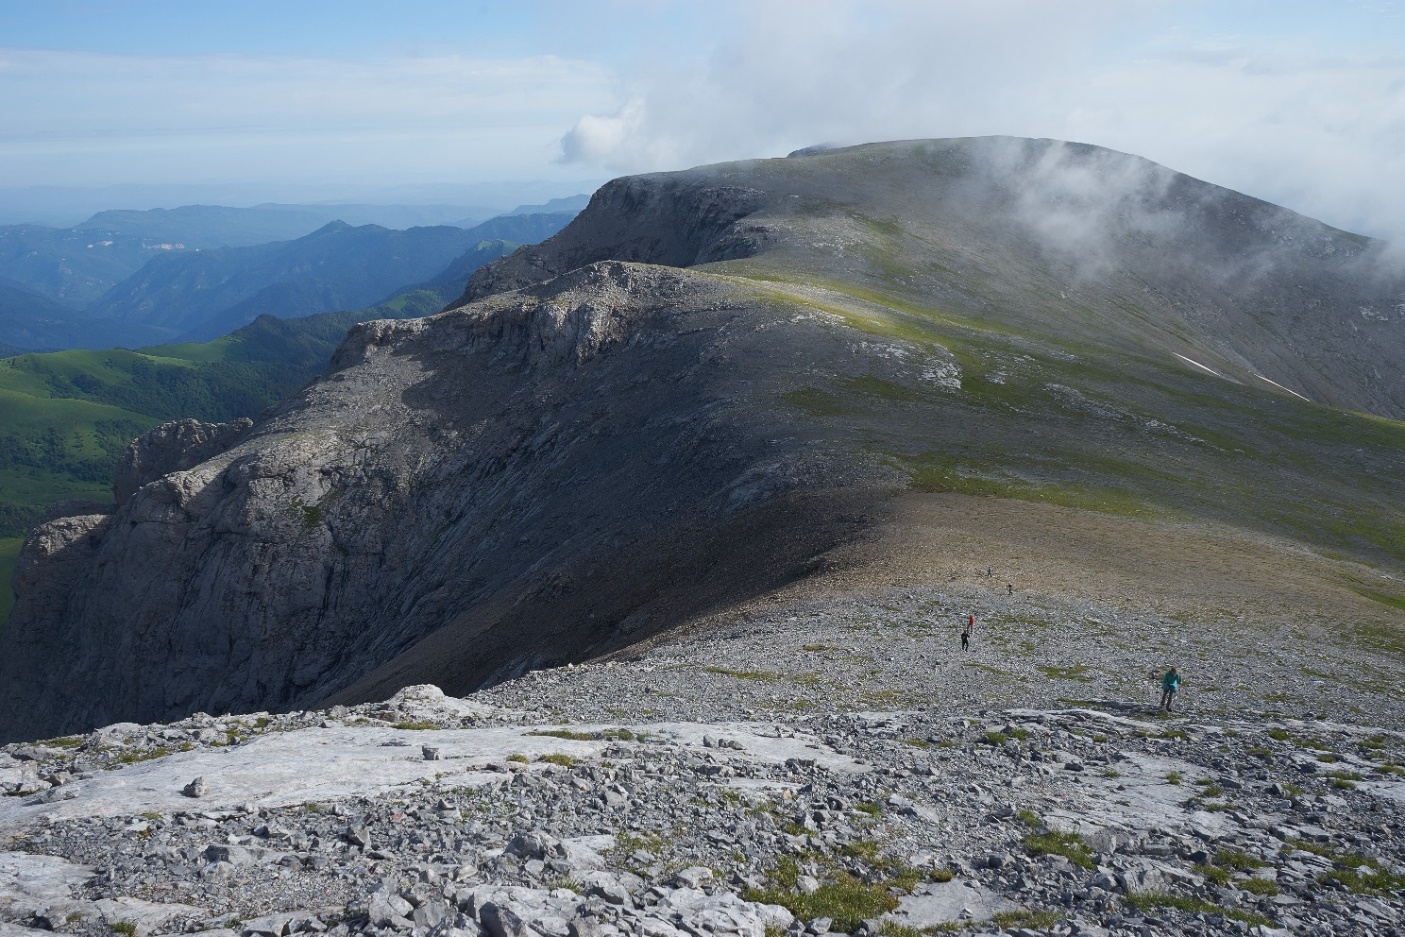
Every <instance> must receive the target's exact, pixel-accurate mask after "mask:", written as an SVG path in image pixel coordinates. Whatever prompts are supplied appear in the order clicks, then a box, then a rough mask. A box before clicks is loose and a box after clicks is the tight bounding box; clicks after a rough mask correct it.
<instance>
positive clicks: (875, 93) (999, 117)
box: [0, 0, 1405, 239]
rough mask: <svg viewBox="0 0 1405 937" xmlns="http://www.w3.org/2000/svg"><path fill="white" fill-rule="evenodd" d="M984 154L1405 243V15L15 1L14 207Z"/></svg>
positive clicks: (1178, 8) (758, 4) (1398, 10)
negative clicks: (1143, 167) (1015, 143)
mask: <svg viewBox="0 0 1405 937" xmlns="http://www.w3.org/2000/svg"><path fill="white" fill-rule="evenodd" d="M984 133H1008V134H1016V135H1025V136H1053V137H1060V138H1064V139H1077V140H1081V141H1085V142H1090V143H1098V144H1102V145H1106V146H1111V147H1114V148H1116V149H1121V150H1127V151H1130V152H1135V153H1138V154H1140V155H1143V156H1146V157H1148V158H1151V159H1154V160H1157V161H1158V162H1162V163H1165V164H1167V165H1170V166H1172V167H1173V168H1175V169H1179V170H1182V171H1186V172H1190V173H1192V174H1194V175H1197V176H1200V177H1202V178H1207V179H1210V180H1211V181H1214V182H1217V183H1220V184H1222V185H1227V186H1230V187H1233V188H1238V189H1241V190H1244V191H1249V192H1250V193H1251V194H1254V195H1258V196H1261V197H1264V198H1269V199H1271V200H1274V201H1278V202H1280V203H1283V204H1287V205H1289V206H1290V207H1293V208H1295V209H1298V210H1300V211H1304V212H1307V213H1309V214H1314V215H1316V216H1317V217H1321V218H1323V219H1324V220H1327V221H1329V222H1332V223H1335V224H1340V225H1343V226H1346V227H1352V228H1355V229H1358V230H1365V231H1367V232H1368V233H1374V234H1384V235H1388V236H1391V237H1394V238H1397V239H1402V238H1405V186H1402V185H1400V182H1401V179H1402V176H1405V155H1402V154H1405V2H1400V0H1334V2H1330V3H1329V2H1304V0H1276V2H1267V0H1262V2H1261V0H1224V2H1219V3H1203V2H1177V0H981V2H974V0H966V2H951V0H863V2H860V0H804V2H801V0H749V2H738V0H713V2H708V3H703V2H686V3H685V2H670V0H615V2H610V0H597V2H592V3H586V2H570V3H568V2H547V0H539V2H520V0H519V2H502V0H498V2H493V3H479V2H465V0H457V2H447V0H445V2H430V0H418V2H416V0H402V2H397V3H389V2H369V0H339V2H327V0H296V2H292V3H289V2H286V0H284V2H279V3H273V2H265V0H252V2H250V0H245V2H240V3H237V4H233V3H215V2H204V0H184V2H174V0H160V2H155V0H152V2H142V0H128V2H116V0H109V2H103V0H45V2H35V0H27V2H15V0H0V186H9V187H17V186H112V185H123V184H126V185H131V184H136V185H147V186H152V185H158V184H160V185H172V184H179V185H184V186H187V187H189V186H200V185H206V186H211V185H228V184H238V185H243V186H246V187H258V186H265V187H267V186H272V185H279V186H282V187H284V189H287V188H288V187H294V188H296V187H297V186H304V187H308V189H309V191H311V187H315V186H322V187H325V186H328V185H340V186H344V187H355V186H380V187H394V186H405V185H419V186H426V185H432V184H457V185H463V184H469V183H479V182H498V183H501V182H505V181H512V180H538V181H539V182H541V183H543V184H544V185H546V187H547V188H548V189H550V188H552V187H553V186H554V187H556V189H555V190H559V191H560V192H561V193H562V194H564V193H565V192H566V191H568V190H571V189H572V188H573V187H580V186H588V185H591V184H594V183H596V182H598V181H600V180H603V179H605V178H608V177H609V176H612V175H617V174H620V173H624V172H634V171H646V170H658V169H672V168H681V167H683V166H687V165H693V164H696V163H700V162H710V161H716V160H723V159H737V158H747V157H765V156H775V155H782V154H784V153H785V152H787V151H789V150H790V149H793V148H796V147H799V146H805V145H809V144H812V143H816V142H839V143H851V142H861V141H866V140H874V139H893V138H902V137H936V136H959V135H970V134H984ZM0 197H2V196H0ZM133 207H142V206H133Z"/></svg>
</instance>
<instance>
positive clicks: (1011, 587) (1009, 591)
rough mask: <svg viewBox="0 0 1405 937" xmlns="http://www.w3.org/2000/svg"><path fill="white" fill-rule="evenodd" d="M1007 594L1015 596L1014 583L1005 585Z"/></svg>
mask: <svg viewBox="0 0 1405 937" xmlns="http://www.w3.org/2000/svg"><path fill="white" fill-rule="evenodd" d="M1005 594H1006V595H1014V594H1015V584H1014V583H1013V582H1007V583H1005Z"/></svg>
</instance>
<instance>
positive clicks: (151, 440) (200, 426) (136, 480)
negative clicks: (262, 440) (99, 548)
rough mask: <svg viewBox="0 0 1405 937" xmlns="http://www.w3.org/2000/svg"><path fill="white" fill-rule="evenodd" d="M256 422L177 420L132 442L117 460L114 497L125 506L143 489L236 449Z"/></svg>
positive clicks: (243, 420) (244, 418) (246, 420)
mask: <svg viewBox="0 0 1405 937" xmlns="http://www.w3.org/2000/svg"><path fill="white" fill-rule="evenodd" d="M253 425H254V421H253V420H250V419H248V418H247V417H241V418H240V419H237V420H234V421H233V422H231V423H202V422H200V421H199V420H177V421H175V422H173V423H162V424H161V425H160V426H158V427H156V428H155V429H153V430H151V431H149V432H147V433H144V434H143V435H141V436H138V437H137V438H136V439H134V440H132V443H131V445H129V446H128V447H127V448H126V450H125V451H124V452H123V453H122V455H121V457H120V458H119V459H118V460H117V470H116V472H115V473H114V475H113V479H112V493H113V495H115V496H116V498H117V503H118V504H126V503H127V501H128V500H129V499H130V498H131V497H132V495H133V494H135V493H136V491H137V489H138V488H140V487H141V486H142V485H146V484H149V483H150V482H154V481H156V480H157V479H158V478H161V477H162V476H164V475H169V474H171V473H172V472H183V471H185V470H186V469H189V468H194V467H195V466H197V465H199V464H200V463H201V462H204V461H205V460H206V459H212V458H214V457H215V456H217V455H219V454H220V453H221V452H224V451H225V450H226V449H228V448H229V447H230V446H232V445H234V443H236V442H237V441H238V440H239V438H240V437H241V436H243V435H244V434H245V433H247V432H248V431H249V428H250V427H251V426H253Z"/></svg>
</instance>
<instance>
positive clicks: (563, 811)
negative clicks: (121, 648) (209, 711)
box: [0, 586, 1405, 937]
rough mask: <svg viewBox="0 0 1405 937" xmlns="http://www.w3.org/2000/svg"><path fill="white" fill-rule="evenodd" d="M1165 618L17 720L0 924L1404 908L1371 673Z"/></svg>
mask: <svg viewBox="0 0 1405 937" xmlns="http://www.w3.org/2000/svg"><path fill="white" fill-rule="evenodd" d="M966 614H978V625H977V639H976V642H975V647H974V648H973V650H972V651H970V652H969V653H966V654H963V653H962V652H961V651H960V650H959V643H958V641H957V638H956V634H957V629H956V626H957V624H958V622H959V621H960V620H961V619H962V618H964V616H965V615H966ZM1187 629H1188V626H1186V625H1184V624H1183V623H1178V622H1174V621H1170V620H1157V619H1154V618H1149V617H1145V616H1141V617H1139V616H1137V615H1135V614H1133V613H1131V612H1128V611H1125V610H1121V611H1119V610H1116V609H1110V608H1105V607H1094V606H1089V605H1086V604H1079V603H1073V602H1068V601H1063V602H1060V601H1058V600H1054V599H1037V598H1030V597H1024V596H1010V595H1005V596H1001V595H999V594H998V591H997V590H995V589H993V588H984V589H973V588H964V589H958V588H957V587H956V586H952V587H950V588H949V589H947V590H945V591H939V590H930V591H926V592H923V591H917V590H907V591H902V592H892V593H885V594H882V595H869V596H867V597H863V598H854V597H849V598H844V599H834V598H828V599H826V598H823V597H814V596H811V597H807V598H804V599H803V600H802V599H796V600H793V601H778V602H769V603H762V604H761V605H759V606H757V607H753V608H751V609H749V610H747V611H745V612H743V613H740V614H737V615H734V616H732V617H731V618H730V619H729V620H728V622H726V623H721V624H719V623H716V622H714V623H713V627H712V628H710V629H709V630H707V631H700V632H698V633H695V634H693V635H691V636H684V637H680V638H678V639H676V640H673V641H671V642H668V643H661V644H658V645H657V646H655V647H653V648H651V649H649V650H647V651H641V652H637V653H635V654H634V655H633V656H628V657H622V658H620V659H616V660H611V661H603V662H599V663H595V664H590V665H587V666H580V667H570V668H564V669H560V670H552V671H542V672H537V673H533V674H529V675H527V676H525V677H523V678H521V679H518V680H515V681H512V682H509V683H506V684H502V685H500V686H498V687H496V688H494V689H492V690H490V691H486V692H483V693H480V694H477V695H475V696H474V697H472V698H470V699H465V700H460V699H454V698H451V697H445V696H444V695H443V694H442V693H440V692H439V691H438V690H436V689H435V688H433V687H415V688H410V689H407V690H405V691H403V692H401V693H400V694H398V695H397V696H396V697H395V698H394V699H392V700H390V701H388V702H385V703H378V704H370V705H364V706H356V707H349V708H347V707H336V708H333V709H330V710H327V711H322V712H302V713H290V714H281V715H269V714H254V715H241V716H224V717H218V718H217V717H212V716H207V715H196V716H193V717H191V718H189V719H186V720H183V721H181V722H179V723H175V724H172V725H153V726H138V725H131V724H123V725H116V726H109V727H106V728H104V729H101V730H99V731H96V732H93V733H91V734H89V735H86V736H77V737H72V738H65V739H54V740H48V741H46V742H39V743H32V744H20V745H10V746H7V747H6V748H5V749H4V754H3V755H0V785H3V788H4V792H5V793H6V794H8V795H10V796H8V797H5V798H4V799H3V801H0V850H3V851H0V921H3V922H4V923H0V935H4V937H14V935H21V934H24V935H29V934H32V933H33V931H32V930H30V929H43V930H51V931H60V932H65V933H72V934H88V935H97V934H107V933H110V932H111V931H113V930H115V931H118V932H121V933H125V934H130V935H136V937H146V935H150V934H165V933H190V932H196V931H201V932H205V933H207V934H210V935H212V937H235V935H241V937H284V935H291V934H294V933H326V934H329V935H335V937H343V935H350V934H374V935H391V934H395V935H407V934H414V935H417V937H421V935H433V937H477V935H480V934H484V933H486V934H487V935H490V937H529V935H531V937H587V935H600V937H608V935H615V934H630V935H639V937H682V935H687V937H706V935H713V934H716V935H730V934H739V935H745V937H767V935H769V937H779V935H781V934H790V935H795V937H800V935H802V934H803V935H819V934H824V933H827V932H841V933H851V934H855V933H857V934H885V935H890V937H914V935H915V934H916V933H918V932H923V933H948V932H949V933H963V934H979V933H996V932H1005V933H1014V934H1020V935H1028V934H1061V935H1068V934H1087V935H1111V934H1118V935H1163V934H1164V935H1172V934H1192V935H1194V934H1204V935H1210V934H1233V933H1256V934H1270V933H1293V934H1324V935H1325V934H1383V935H1392V934H1400V933H1405V766H1402V765H1403V764H1405V737H1403V736H1402V734H1401V731H1400V729H1401V727H1402V717H1401V712H1400V709H1399V707H1400V705H1401V704H1400V702H1399V700H1398V699H1397V695H1396V694H1395V693H1394V692H1392V691H1391V690H1390V689H1389V687H1377V686H1376V685H1375V684H1374V683H1372V682H1371V681H1363V677H1362V675H1363V674H1369V673H1372V672H1377V671H1379V672H1388V670H1389V666H1388V662H1385V661H1383V660H1382V659H1380V658H1376V657H1371V656H1370V655H1367V656H1366V657H1361V656H1359V655H1360V654H1363V653H1365V652H1359V651H1357V650H1353V649H1352V648H1350V647H1348V646H1345V645H1344V644H1342V643H1341V642H1337V643H1336V644H1330V643H1328V644H1324V645H1322V646H1321V650H1320V653H1318V654H1317V656H1316V657H1314V658H1313V659H1312V660H1311V661H1310V662H1309V663H1310V664H1311V666H1310V667H1309V664H1308V663H1304V662H1303V661H1304V658H1303V657H1302V646H1301V645H1294V644H1291V643H1288V642H1289V640H1290V639H1289V638H1287V637H1283V638H1282V640H1280V641H1279V642H1278V643H1275V640H1274V637H1273V635H1271V634H1267V633H1265V634H1255V635H1253V636H1252V637H1249V636H1245V635H1243V634H1240V635H1238V636H1235V635H1233V634H1229V633H1227V632H1226V631H1225V630H1224V629H1210V630H1209V631H1207V632H1206V633H1200V632H1198V631H1195V630H1194V629H1191V630H1187ZM1313 646H1317V645H1313ZM1295 655H1297V656H1295ZM1168 660H1171V661H1174V662H1177V663H1179V664H1180V665H1181V667H1182V669H1183V670H1184V671H1186V673H1187V677H1188V682H1187V687H1186V691H1185V694H1184V700H1183V702H1184V704H1185V708H1184V709H1183V710H1182V711H1181V712H1178V713H1175V714H1173V715H1171V716H1163V715H1161V714H1160V713H1158V712H1157V710H1156V707H1155V705H1154V699H1155V689H1154V687H1153V686H1152V684H1151V679H1152V676H1153V675H1154V673H1155V672H1156V670H1157V669H1159V668H1160V667H1161V666H1163V665H1164V663H1166V662H1167V661H1168ZM1373 668H1374V670H1373ZM1306 671H1310V672H1311V674H1315V676H1305V672H1306Z"/></svg>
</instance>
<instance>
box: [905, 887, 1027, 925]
mask: <svg viewBox="0 0 1405 937" xmlns="http://www.w3.org/2000/svg"><path fill="white" fill-rule="evenodd" d="M1014 909H1015V905H1014V904H1012V903H1010V902H1009V901H1006V900H1005V899H1004V898H1002V897H1000V896H999V895H997V894H995V893H994V892H992V891H988V890H987V889H984V888H981V887H980V886H979V885H976V884H974V883H972V882H968V881H964V880H961V879H953V880H951V881H950V882H936V883H934V884H931V885H928V886H927V888H926V889H925V891H924V893H923V894H920V895H908V896H906V897H904V898H903V899H902V900H901V901H900V902H899V903H898V907H897V909H896V910H895V911H892V912H891V913H889V914H887V915H885V916H886V917H888V918H890V919H891V920H893V921H895V922H896V923H898V924H902V925H904V926H906V927H915V928H917V929H918V930H921V929H922V928H924V927H934V926H936V925H938V924H945V923H946V922H948V921H959V920H970V921H984V920H986V919H988V918H990V917H992V916H994V915H996V914H999V913H1000V912H1001V911H1012V910H1014Z"/></svg>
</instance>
